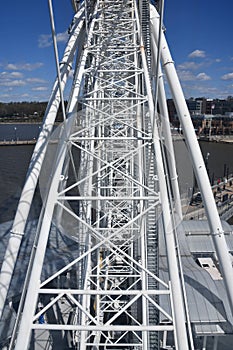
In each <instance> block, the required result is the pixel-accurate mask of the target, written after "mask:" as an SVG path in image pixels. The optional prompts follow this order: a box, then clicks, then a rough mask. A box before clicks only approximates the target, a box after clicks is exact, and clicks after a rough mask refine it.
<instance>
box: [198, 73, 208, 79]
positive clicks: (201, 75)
mask: <svg viewBox="0 0 233 350" xmlns="http://www.w3.org/2000/svg"><path fill="white" fill-rule="evenodd" d="M196 78H197V79H198V80H210V79H211V78H210V76H209V75H207V74H206V73H199V74H198V75H197V76H196Z"/></svg>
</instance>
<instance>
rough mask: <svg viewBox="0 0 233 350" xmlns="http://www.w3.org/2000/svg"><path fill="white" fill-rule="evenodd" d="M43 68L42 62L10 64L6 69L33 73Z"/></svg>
mask: <svg viewBox="0 0 233 350" xmlns="http://www.w3.org/2000/svg"><path fill="white" fill-rule="evenodd" d="M42 66H43V63H42V62H37V63H16V64H14V63H9V64H7V65H6V67H5V69H7V70H27V71H32V70H35V69H38V68H40V67H42Z"/></svg>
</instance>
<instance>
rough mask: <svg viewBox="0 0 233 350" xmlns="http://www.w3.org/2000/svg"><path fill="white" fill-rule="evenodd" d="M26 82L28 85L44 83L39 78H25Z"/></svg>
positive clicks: (44, 81)
mask: <svg viewBox="0 0 233 350" xmlns="http://www.w3.org/2000/svg"><path fill="white" fill-rule="evenodd" d="M26 81H27V82H28V83H40V84H41V83H46V80H44V79H40V78H27V79H26Z"/></svg>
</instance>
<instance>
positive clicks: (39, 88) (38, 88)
mask: <svg viewBox="0 0 233 350" xmlns="http://www.w3.org/2000/svg"><path fill="white" fill-rule="evenodd" d="M32 90H33V91H47V90H48V88H47V87H45V86H38V87H35V88H33V89H32Z"/></svg>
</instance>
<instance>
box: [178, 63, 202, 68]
mask: <svg viewBox="0 0 233 350" xmlns="http://www.w3.org/2000/svg"><path fill="white" fill-rule="evenodd" d="M201 66H203V63H196V62H184V63H181V64H179V65H178V69H193V70H195V69H198V68H200V67H201Z"/></svg>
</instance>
